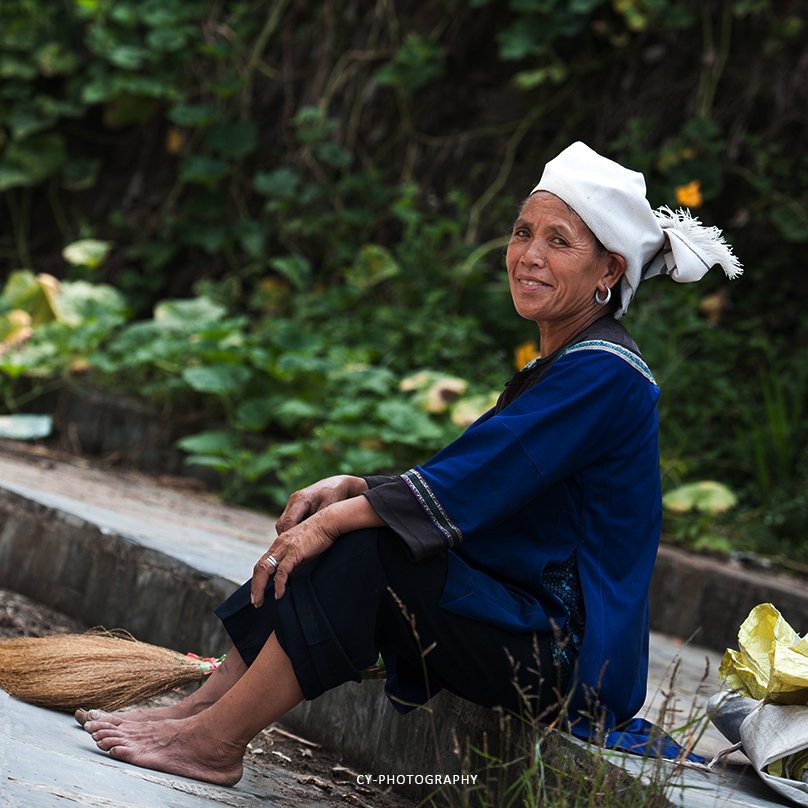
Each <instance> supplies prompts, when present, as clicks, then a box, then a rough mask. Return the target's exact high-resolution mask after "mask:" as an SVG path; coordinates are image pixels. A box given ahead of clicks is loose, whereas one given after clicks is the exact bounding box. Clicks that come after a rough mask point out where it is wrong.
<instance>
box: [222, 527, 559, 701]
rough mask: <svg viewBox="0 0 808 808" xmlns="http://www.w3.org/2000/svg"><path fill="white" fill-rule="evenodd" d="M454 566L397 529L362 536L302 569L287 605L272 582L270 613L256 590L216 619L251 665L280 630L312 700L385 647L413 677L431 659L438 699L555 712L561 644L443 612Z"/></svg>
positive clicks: (239, 596)
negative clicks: (254, 596) (448, 696)
mask: <svg viewBox="0 0 808 808" xmlns="http://www.w3.org/2000/svg"><path fill="white" fill-rule="evenodd" d="M447 564H448V562H447V558H446V555H445V554H440V555H437V556H433V557H430V558H428V559H425V560H423V561H419V562H415V561H413V560H412V558H411V557H410V555H409V551H408V550H407V548H406V546H405V545H404V543H403V542H402V541H401V540H400V539H399V538H398V536H396V534H395V533H393V532H392V531H391V530H389V529H388V528H373V529H367V530H359V531H355V532H353V533H348V534H346V535H344V536H342V537H340V538H339V539H338V540H337V541H336V542H335V543H334V545H332V547H331V548H330V549H329V550H328V551H326V552H325V553H324V554H323V555H322V556H319V557H318V558H316V559H314V560H313V561H311V562H309V563H308V564H306V565H305V566H304V567H303V568H301V569H300V570H299V571H298V572H297V573H296V574H295V575H294V576H292V577H291V578H290V579H289V581H288V583H287V589H286V594H285V595H284V597H283V598H281V599H280V600H278V601H276V600H275V599H274V597H273V593H272V582H271V581H270V585H269V591H268V592H267V597H266V599H265V601H264V605H263V606H262V607H261V608H260V609H255V608H254V607H253V606H252V605H251V604H250V583H249V582H247V583H245V584H244V585H243V586H242V587H241V588H240V589H238V590H237V591H236V592H235V593H234V594H233V595H232V596H231V597H230V598H228V600H226V601H225V602H224V603H222V604H221V605H220V606H219V607H218V608H217V609H216V614H217V615H218V616H219V617H220V619H221V620H222V622H223V624H224V626H225V628H226V630H227V632H228V633H229V634H230V637H231V638H232V640H233V644H234V645H235V646H236V648H237V649H238V651H239V654H240V655H241V657H242V658H243V660H244V662H245V663H246V664H247V665H250V664H252V662H253V661H254V659H255V658H256V656H258V653H259V652H260V650H261V648H262V647H263V646H264V643H265V642H266V641H267V639H268V638H269V636H270V634H271V633H272V632H273V631H274V632H275V633H276V635H277V638H278V641H279V642H280V645H281V647H282V648H283V649H284V651H285V652H286V654H287V655H288V656H289V658H290V660H291V662H292V667H293V668H294V671H295V676H296V677H297V680H298V684H299V685H300V688H301V690H302V691H303V694H304V696H305V697H306V698H307V699H312V698H315V697H317V696H319V695H320V694H321V693H323V692H325V691H326V690H329V689H330V688H333V687H336V686H337V685H339V684H342V683H343V682H346V681H351V680H353V681H359V680H360V678H361V671H362V670H363V669H364V668H367V667H368V666H370V665H371V664H373V663H374V662H376V660H377V658H378V654H379V650H380V649H381V650H382V651H384V650H385V649H394V650H395V655H396V657H397V658H398V659H399V660H401V662H402V663H403V664H404V665H405V666H407V667H409V669H410V671H414V672H420V671H421V670H422V667H423V662H424V661H425V664H426V668H427V671H428V675H429V680H430V681H431V683H432V691H431V692H434V690H435V686H437V688H438V689H439V688H441V687H443V688H446V689H447V690H450V691H451V692H453V693H455V694H457V695H459V696H462V697H463V698H466V699H468V700H469V701H472V702H475V703H477V704H481V705H483V706H486V707H493V706H495V705H501V706H502V707H505V708H506V709H508V710H510V711H512V712H515V713H522V712H524V707H525V704H524V700H523V698H522V697H520V696H519V691H521V692H522V693H527V694H529V696H530V699H531V702H532V703H531V710H532V711H535V712H534V713H533V714H534V715H539V714H540V713H541V712H543V711H545V710H546V709H548V708H551V707H552V706H553V705H555V704H556V703H557V702H558V700H559V699H558V689H559V687H562V688H563V687H565V686H566V682H559V677H558V675H557V672H556V670H555V669H554V666H553V646H554V644H555V643H556V642H557V641H558V639H559V638H558V637H556V636H554V635H552V634H513V633H510V632H508V631H505V630H503V629H501V628H498V627H495V626H491V625H487V624H485V623H480V622H477V621H474V620H470V619H468V618H466V617H461V616H459V615H455V614H452V613H451V612H448V611H446V610H444V609H442V608H441V607H440V606H439V605H438V604H439V601H440V597H441V593H442V591H443V585H444V581H445V579H446V570H447ZM390 590H392V592H394V593H395V597H394V596H393V595H392V594H391V592H390ZM416 635H417V637H416ZM427 649H430V650H429V651H428V653H427V654H426V655H425V656H423V652H424V651H426V650H427ZM536 699H538V702H536Z"/></svg>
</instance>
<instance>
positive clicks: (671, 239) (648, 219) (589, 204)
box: [533, 142, 743, 318]
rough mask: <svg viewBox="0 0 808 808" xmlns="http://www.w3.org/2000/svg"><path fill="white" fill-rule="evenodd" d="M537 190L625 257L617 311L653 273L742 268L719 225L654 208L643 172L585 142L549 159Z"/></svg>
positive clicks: (682, 276)
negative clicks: (569, 210)
mask: <svg viewBox="0 0 808 808" xmlns="http://www.w3.org/2000/svg"><path fill="white" fill-rule="evenodd" d="M536 191H549V192H550V193H552V194H555V195H556V196H557V197H559V199H562V200H563V201H564V202H566V203H567V204H568V205H569V206H570V207H571V208H572V209H573V210H574V211H575V212H576V213H577V214H578V215H579V216H580V217H581V219H583V221H584V223H585V224H586V225H587V227H589V229H590V230H591V231H592V232H593V233H594V234H595V236H596V237H597V238H598V240H599V241H600V242H601V244H603V246H604V247H605V248H606V249H607V250H608V251H609V252H613V253H618V254H619V255H622V256H623V258H625V260H626V272H625V275H624V276H623V279H622V280H621V283H620V309H619V310H618V311H617V312H615V317H618V318H619V317H622V316H623V315H624V314H625V313H626V310H627V309H628V306H629V303H631V301H632V299H633V297H634V294H635V292H636V291H637V287H638V286H639V284H640V281H642V280H645V279H646V278H650V277H653V276H654V275H670V276H671V278H673V280H675V281H678V282H679V283H690V282H692V281H698V280H700V279H701V278H702V277H703V276H704V274H705V273H706V272H707V270H708V269H710V267H712V266H714V265H715V264H720V265H721V267H722V269H723V270H724V272H725V273H726V275H727V277H728V278H737V277H738V276H739V275H741V274H742V273H743V267H742V266H741V263H740V261H738V259H737V258H736V257H735V256H734V255H733V254H732V248H731V247H730V246H729V245H728V244H727V243H726V241H725V240H724V238H723V236H722V234H721V231H720V230H719V229H718V228H717V227H704V226H703V225H702V224H701V222H700V221H699V220H698V219H696V218H694V217H692V216H691V215H690V212H689V211H686V210H682V209H679V210H677V211H675V212H674V211H672V210H671V209H670V208H668V207H661V208H659V209H658V210H651V206H650V205H649V204H648V200H647V199H646V198H645V178H644V177H643V175H642V174H640V173H639V172H638V171H631V170H629V169H627V168H624V167H623V166H621V165H620V164H619V163H615V162H614V161H613V160H609V159H607V158H606V157H601V155H599V154H598V153H597V152H595V151H593V150H592V149H590V148H589V146H587V145H585V144H584V143H580V142H578V143H573V144H572V145H571V146H568V147H567V148H566V149H564V151H562V152H561V154H559V155H558V156H557V157H555V158H553V159H552V160H550V161H549V162H548V163H547V165H546V166H545V168H544V173H543V174H542V177H541V180H540V181H539V184H538V185H537V186H536V187H535V188H534V189H533V193H536Z"/></svg>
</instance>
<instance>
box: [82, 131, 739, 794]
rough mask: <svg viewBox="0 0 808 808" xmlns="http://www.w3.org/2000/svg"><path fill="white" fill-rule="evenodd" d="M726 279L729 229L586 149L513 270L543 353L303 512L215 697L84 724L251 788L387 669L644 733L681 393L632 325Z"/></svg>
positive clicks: (401, 691) (413, 695) (241, 621)
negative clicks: (344, 691)
mask: <svg viewBox="0 0 808 808" xmlns="http://www.w3.org/2000/svg"><path fill="white" fill-rule="evenodd" d="M716 263H720V264H721V265H722V266H723V268H724V270H725V271H726V273H727V274H728V275H729V276H730V277H735V276H737V275H739V274H740V272H741V267H740V264H739V263H738V261H737V259H735V257H734V256H733V255H732V253H731V251H730V250H729V248H728V247H727V246H726V245H725V244H724V242H723V239H722V238H721V236H720V233H719V231H717V230H715V229H714V228H712V229H707V228H703V227H700V225H699V223H698V222H697V221H696V220H693V219H691V218H689V217H688V216H687V214H685V213H683V212H679V213H672V212H671V211H670V210H667V209H662V210H660V211H656V212H655V211H652V210H651V207H650V206H649V204H648V202H647V200H646V198H645V181H644V179H643V177H642V175H641V174H638V173H636V172H633V171H630V170H628V169H626V168H624V167H622V166H620V165H619V164H617V163H615V162H612V161H611V160H608V159H606V158H604V157H602V156H600V155H598V154H597V153H595V152H594V151H592V150H591V149H589V148H588V147H587V146H585V145H584V144H582V143H575V144H573V145H571V146H570V147H569V148H567V149H565V150H564V151H563V152H562V153H561V154H559V155H558V156H557V157H556V158H555V159H553V160H551V161H550V162H549V163H548V164H547V166H546V167H545V170H544V173H543V175H542V178H541V181H540V182H539V184H538V185H537V186H536V187H535V188H534V190H533V192H532V193H531V195H530V196H529V197H528V199H527V200H526V201H525V203H524V204H523V206H522V208H521V211H520V212H519V215H518V217H517V219H516V222H515V224H514V226H513V232H512V235H511V239H510V242H509V244H508V250H507V256H506V264H507V270H508V279H509V283H510V290H511V295H512V297H513V302H514V306H515V308H516V311H517V312H518V313H519V315H521V316H522V317H525V318H527V319H530V320H534V321H535V322H536V323H537V325H538V327H539V333H540V339H541V358H540V359H537V360H534V361H533V362H531V363H530V364H528V365H527V366H526V367H525V368H524V369H523V370H522V371H520V372H519V373H517V374H515V375H514V376H513V378H512V379H511V380H510V381H509V382H508V384H507V385H506V387H505V390H504V392H503V393H502V395H501V396H500V399H499V401H498V403H497V405H496V407H494V408H493V409H492V410H491V411H489V412H487V413H486V414H485V415H483V416H482V417H481V418H480V419H479V420H478V421H477V422H475V423H474V424H473V425H472V426H471V427H469V428H468V430H467V431H466V432H465V433H464V434H463V435H462V436H461V437H460V438H458V439H457V440H456V441H454V442H453V443H452V444H450V445H449V446H448V447H446V448H445V449H444V450H443V451H441V452H440V453H438V454H437V455H436V456H435V457H433V458H432V459H431V460H428V461H427V462H425V463H424V464H423V465H421V466H416V467H415V468H413V469H410V470H409V471H406V472H405V473H404V474H402V475H401V476H398V477H379V476H370V477H364V478H362V477H351V476H341V477H334V478H329V479H327V480H322V481H320V482H318V483H316V484H314V485H312V486H310V487H308V488H305V489H304V490H302V491H299V492H297V493H296V494H294V495H292V497H291V498H290V499H289V502H288V504H287V506H286V508H285V510H284V511H283V513H282V515H281V517H280V519H279V520H278V523H277V531H278V537H277V539H275V541H274V542H273V543H272V546H271V547H270V548H269V550H268V552H267V553H266V554H264V555H263V556H262V557H261V559H260V560H259V561H258V563H257V564H256V565H255V568H254V572H253V576H252V580H251V581H249V582H247V583H246V584H245V585H244V586H243V587H242V588H241V589H239V590H238V591H237V592H236V593H235V594H234V595H233V596H231V597H230V598H229V599H228V600H227V601H225V603H223V604H222V605H221V606H220V607H219V608H218V609H217V614H218V615H219V617H220V618H221V619H222V620H223V622H224V625H225V627H226V629H227V631H228V632H229V634H230V636H231V637H232V640H233V643H234V647H233V648H232V649H231V650H230V651H229V652H228V654H227V658H226V661H225V662H224V664H223V665H222V666H221V667H220V668H218V669H217V670H216V671H215V672H214V673H213V675H212V676H211V677H210V678H209V680H208V681H207V682H206V684H205V685H204V686H203V687H201V688H200V689H199V690H198V691H197V692H195V693H194V694H192V695H190V696H189V697H188V698H186V699H185V700H184V701H182V702H181V703H179V704H178V705H176V706H172V707H166V708H157V709H152V710H136V711H130V712H125V713H115V714H110V713H102V712H99V711H95V710H91V711H89V713H87V712H84V711H79V712H78V713H77V714H76V717H77V719H78V720H79V721H80V723H83V724H84V728H85V729H86V730H87V731H88V732H89V733H91V734H92V737H93V739H94V740H95V741H96V742H97V744H98V746H99V747H100V748H101V749H103V750H107V751H109V753H110V754H111V755H112V756H113V757H115V758H116V759H119V760H123V761H127V762H130V763H134V764H137V765H139V766H145V767H149V768H153V769H159V770H161V771H166V772H171V773H174V774H180V775H185V776H188V777H193V778H197V779H200V780H207V781H210V782H215V783H221V784H232V783H235V782H237V781H238V780H239V778H240V777H241V774H242V757H243V754H244V751H245V749H246V746H247V744H248V742H249V741H250V740H251V739H252V738H253V737H254V736H255V735H256V734H257V733H258V732H259V731H260V730H261V729H263V728H264V727H266V726H267V725H269V724H270V723H272V722H273V721H275V720H277V719H279V718H281V717H282V716H283V715H284V713H286V712H287V711H288V710H289V709H291V708H292V707H294V706H295V705H296V704H297V703H298V702H300V701H301V700H303V699H313V698H316V697H317V696H318V695H320V694H321V693H323V692H325V691H326V690H328V689H330V688H333V687H336V686H337V685H339V684H341V683H342V682H346V681H350V680H354V681H358V680H359V679H360V673H361V671H362V670H363V669H364V668H366V667H367V666H369V665H371V664H372V663H374V662H375V661H376V660H377V658H378V655H379V653H381V655H382V656H383V659H384V662H385V667H386V669H387V683H386V692H387V694H388V695H389V697H390V698H391V699H392V700H393V702H394V704H396V706H398V707H399V709H401V710H402V712H404V711H406V710H407V709H410V708H411V707H412V706H413V705H415V704H420V703H423V702H424V701H426V700H427V699H428V698H429V696H430V695H433V694H434V693H436V692H437V691H438V690H440V689H441V688H446V689H447V690H450V691H451V692H453V693H456V694H458V695H460V696H462V697H463V698H466V699H468V700H470V701H473V702H476V703H477V704H481V705H485V706H494V705H499V706H502V707H503V708H505V709H507V710H509V711H511V712H514V713H522V714H524V713H526V712H529V713H530V714H531V715H533V716H535V717H540V718H544V719H547V718H549V717H551V716H553V715H554V714H555V713H556V712H557V711H558V710H560V709H561V706H562V705H564V708H563V709H564V715H565V717H566V719H567V721H568V726H569V728H570V729H572V731H573V732H576V733H577V734H580V735H582V736H584V737H590V736H591V735H593V733H594V731H595V730H596V729H597V730H598V732H599V735H600V736H601V738H603V737H605V739H606V741H607V742H609V741H612V742H614V741H617V742H619V741H620V740H621V738H625V737H626V736H625V735H622V736H621V735H620V734H619V733H617V734H615V733H614V732H613V730H614V728H615V727H616V726H618V725H622V724H624V723H625V722H627V721H628V720H629V719H631V718H632V716H634V714H635V713H636V712H637V711H638V710H639V709H640V707H641V706H642V704H643V701H644V699H645V695H646V677H647V668H648V635H649V622H648V620H649V618H648V592H649V586H650V580H651V571H652V569H653V566H654V560H655V557H656V552H657V545H658V542H659V534H660V520H661V502H660V475H659V450H658V444H657V411H656V402H657V398H658V396H659V388H658V387H657V384H656V382H655V381H654V377H653V375H652V374H651V371H650V370H649V369H648V367H647V366H646V364H645V362H644V361H643V359H642V357H641V355H640V351H639V349H638V348H637V346H636V344H635V343H634V341H633V340H632V338H631V337H630V336H629V334H628V332H627V331H626V330H625V328H623V326H622V325H621V324H620V323H619V322H618V319H619V318H620V317H622V315H623V314H624V313H625V312H626V309H627V308H628V306H629V303H630V302H631V300H632V298H633V296H634V293H635V292H636V290H637V286H638V285H639V283H640V281H641V280H643V279H645V278H647V277H649V276H652V275H659V274H667V275H670V276H671V277H673V279H674V280H677V281H693V280H698V279H699V278H701V277H702V275H703V274H704V273H705V272H706V271H707V269H709V268H710V266H712V265H714V264H716ZM413 626H414V628H415V632H414V631H413ZM427 651H428V652H427ZM629 737H630V736H629Z"/></svg>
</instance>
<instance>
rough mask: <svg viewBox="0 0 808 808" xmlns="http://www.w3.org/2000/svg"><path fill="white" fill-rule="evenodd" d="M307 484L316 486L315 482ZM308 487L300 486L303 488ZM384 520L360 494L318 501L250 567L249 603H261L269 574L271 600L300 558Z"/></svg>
mask: <svg viewBox="0 0 808 808" xmlns="http://www.w3.org/2000/svg"><path fill="white" fill-rule="evenodd" d="M353 479H359V481H360V482H361V483H362V484H363V485H364V486H365V488H367V486H366V485H365V481H364V480H362V479H361V478H353ZM324 482H325V481H324ZM310 487H311V488H316V485H314V486H310ZM308 490H309V489H304V492H305V491H308ZM301 493H303V492H301ZM290 502H291V499H290ZM288 507H289V506H287V510H288ZM384 524H385V522H384V520H383V519H382V518H381V517H380V516H379V515H378V514H377V513H376V511H374V510H373V506H372V505H371V504H370V503H369V502H368V501H367V499H366V498H365V497H362V496H351V497H350V498H349V499H342V500H340V501H338V502H334V503H333V504H331V505H320V507H319V509H318V510H317V512H316V513H314V514H312V516H310V517H309V518H308V519H304V520H303V521H302V522H300V523H299V524H296V525H294V526H292V527H290V528H289V529H288V530H284V531H283V533H281V534H280V535H279V536H278V538H277V539H275V541H274V542H272V546H271V547H270V548H269V551H268V552H266V553H265V554H264V555H263V556H261V558H260V559H259V560H258V563H257V564H256V565H255V566H254V567H253V576H252V586H251V588H250V600H251V602H252V604H253V606H255V607H256V608H258V607H259V606H261V605H263V603H264V592H265V591H266V588H267V585H268V584H269V579H270V578H271V577H272V576H273V575H274V576H275V581H274V586H275V600H278V598H281V597H283V594H284V592H285V591H286V581H287V580H288V578H289V576H290V575H291V574H292V573H293V572H294V571H295V570H296V569H297V568H298V567H299V566H300V565H301V564H302V563H303V562H304V561H307V560H308V559H310V558H314V557H315V556H318V555H320V553H323V552H325V551H326V550H327V549H328V548H329V547H330V546H331V545H332V544H333V543H334V542H335V541H336V540H337V539H338V538H339V537H340V536H342V535H343V534H344V533H348V532H349V531H351V530H359V529H361V528H364V527H382V526H383V525H384Z"/></svg>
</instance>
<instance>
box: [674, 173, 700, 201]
mask: <svg viewBox="0 0 808 808" xmlns="http://www.w3.org/2000/svg"><path fill="white" fill-rule="evenodd" d="M676 201H677V202H678V203H679V204H680V205H684V206H685V207H686V208H697V207H698V206H699V205H701V203H702V201H703V200H702V198H701V183H700V182H699V181H698V180H693V182H689V183H687V185H678V186H677V187H676Z"/></svg>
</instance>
